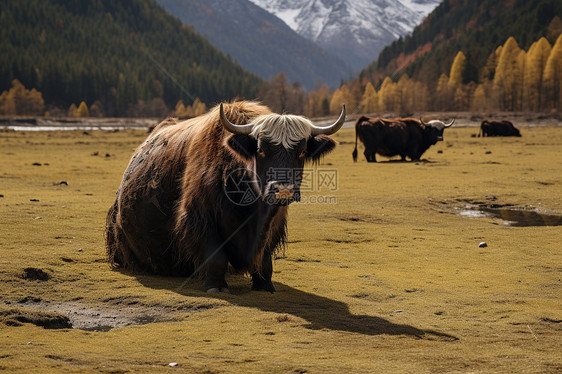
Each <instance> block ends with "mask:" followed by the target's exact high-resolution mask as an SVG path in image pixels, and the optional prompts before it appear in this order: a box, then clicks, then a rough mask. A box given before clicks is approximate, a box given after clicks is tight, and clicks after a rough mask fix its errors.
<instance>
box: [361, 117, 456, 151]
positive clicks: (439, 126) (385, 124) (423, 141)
mask: <svg viewBox="0 0 562 374" xmlns="http://www.w3.org/2000/svg"><path fill="white" fill-rule="evenodd" d="M453 123H455V120H454V119H453V120H452V121H451V122H450V123H448V124H445V123H443V122H442V121H438V120H433V121H429V122H427V123H426V122H424V121H423V120H422V119H421V118H420V120H419V121H418V120H415V119H412V118H397V119H383V118H372V117H365V116H362V117H360V118H359V119H358V120H357V122H355V149H354V150H353V161H357V138H359V140H361V142H362V143H363V145H364V146H365V152H364V154H365V158H366V159H367V162H377V159H376V157H375V154H376V153H378V154H380V155H383V156H387V157H391V156H396V155H400V157H402V161H405V160H406V156H407V157H409V158H410V160H412V161H414V160H419V159H420V157H421V155H422V154H423V153H424V152H425V151H427V149H428V148H429V147H430V146H432V145H434V144H435V143H437V142H438V141H440V140H443V130H444V129H445V128H447V127H451V126H452V125H453Z"/></svg>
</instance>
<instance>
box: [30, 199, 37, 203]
mask: <svg viewBox="0 0 562 374" xmlns="http://www.w3.org/2000/svg"><path fill="white" fill-rule="evenodd" d="M29 201H33V202H34V203H35V202H38V201H39V199H29Z"/></svg>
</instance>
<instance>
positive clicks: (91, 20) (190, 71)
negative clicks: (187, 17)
mask: <svg viewBox="0 0 562 374" xmlns="http://www.w3.org/2000/svg"><path fill="white" fill-rule="evenodd" d="M0 22H1V24H2V27H1V28H0V50H1V51H2V53H0V92H1V91H4V90H7V89H9V88H10V86H11V85H12V81H13V80H14V79H17V80H19V81H20V82H21V83H23V85H24V86H25V87H26V88H28V89H30V88H35V89H37V90H38V91H40V92H41V93H42V94H43V98H44V99H45V102H46V104H47V105H48V106H51V107H52V106H58V107H63V108H68V106H69V105H71V104H72V103H79V102H81V101H85V102H86V103H87V104H88V106H89V105H91V104H92V103H93V102H95V101H99V103H100V104H101V106H102V107H103V111H104V113H105V114H106V115H125V114H127V112H129V113H128V114H131V110H134V108H135V107H136V106H138V104H139V103H144V102H149V101H150V100H155V99H160V102H162V99H163V102H165V103H166V105H167V106H168V107H170V108H173V107H174V105H175V104H176V103H177V102H178V100H180V99H181V100H183V101H184V102H186V103H190V102H192V101H193V99H195V98H200V99H201V101H203V102H204V103H207V104H212V103H214V102H217V101H219V100H222V99H226V98H233V97H236V96H238V97H245V98H253V97H255V95H256V93H257V91H258V89H259V85H260V82H261V79H260V78H259V77H257V76H255V75H253V74H251V73H249V72H247V71H245V70H244V69H243V68H242V67H240V66H239V65H238V64H237V63H236V62H233V61H232V60H231V59H230V58H229V57H227V56H225V55H223V54H222V53H221V52H219V51H218V50H217V49H215V48H214V47H213V46H212V45H211V44H210V43H209V42H207V41H206V40H205V39H204V38H203V37H201V36H199V35H198V34H196V33H195V32H194V31H193V30H192V29H191V28H190V27H186V26H184V25H182V24H181V22H180V21H179V20H178V19H176V18H175V17H173V16H171V15H169V14H168V13H167V12H166V11H165V10H163V9H162V8H161V7H160V6H159V5H157V4H156V2H155V1H154V0H120V1H113V0H26V1H20V0H3V1H2V2H1V3H0Z"/></svg>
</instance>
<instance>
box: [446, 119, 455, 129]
mask: <svg viewBox="0 0 562 374" xmlns="http://www.w3.org/2000/svg"><path fill="white" fill-rule="evenodd" d="M453 123H455V119H454V118H453V120H452V121H451V123H448V124H446V125H445V127H451V126H453Z"/></svg>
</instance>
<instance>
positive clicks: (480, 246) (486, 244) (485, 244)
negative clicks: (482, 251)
mask: <svg viewBox="0 0 562 374" xmlns="http://www.w3.org/2000/svg"><path fill="white" fill-rule="evenodd" d="M487 246H488V243H486V242H480V244H478V247H479V248H486V247H487Z"/></svg>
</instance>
